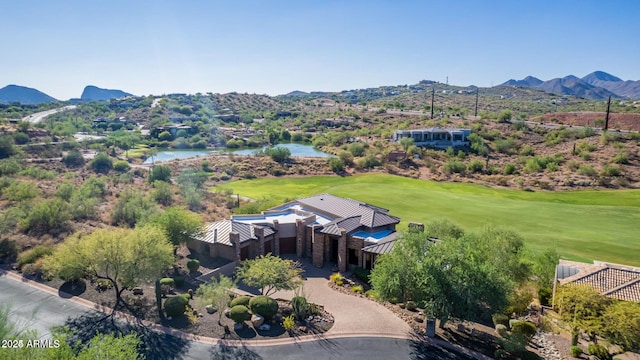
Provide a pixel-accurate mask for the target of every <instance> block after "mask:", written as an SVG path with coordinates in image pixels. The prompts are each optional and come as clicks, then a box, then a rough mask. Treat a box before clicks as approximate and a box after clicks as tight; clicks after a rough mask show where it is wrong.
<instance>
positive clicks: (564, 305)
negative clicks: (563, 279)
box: [555, 284, 611, 345]
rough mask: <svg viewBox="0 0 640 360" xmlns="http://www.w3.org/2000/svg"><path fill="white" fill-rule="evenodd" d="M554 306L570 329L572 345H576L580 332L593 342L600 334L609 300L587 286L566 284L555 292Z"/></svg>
mask: <svg viewBox="0 0 640 360" xmlns="http://www.w3.org/2000/svg"><path fill="white" fill-rule="evenodd" d="M555 304H556V306H557V308H558V313H559V314H560V317H561V318H562V320H564V321H565V322H566V323H567V324H569V326H570V327H571V335H572V337H573V339H572V345H577V338H578V335H579V333H580V331H583V332H585V333H587V334H588V335H589V336H590V337H591V339H592V340H594V341H595V340H596V335H597V334H600V333H602V330H603V325H604V323H603V318H602V316H603V314H604V312H605V310H606V308H607V306H609V305H610V304H611V299H609V298H607V297H605V296H603V295H600V294H599V293H598V292H597V291H596V290H595V289H594V288H593V287H591V286H589V285H581V284H567V285H564V286H561V287H560V288H559V289H558V290H557V292H556V298H555Z"/></svg>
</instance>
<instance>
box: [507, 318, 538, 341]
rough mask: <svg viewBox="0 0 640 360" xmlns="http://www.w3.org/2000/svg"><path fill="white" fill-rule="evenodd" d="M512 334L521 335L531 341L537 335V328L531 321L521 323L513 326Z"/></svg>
mask: <svg viewBox="0 0 640 360" xmlns="http://www.w3.org/2000/svg"><path fill="white" fill-rule="evenodd" d="M511 332H513V333H514V334H521V335H523V336H524V337H525V338H527V339H531V338H532V337H533V336H534V335H535V334H536V326H535V325H534V324H533V323H532V322H529V321H521V322H518V323H516V324H514V325H513V327H512V328H511Z"/></svg>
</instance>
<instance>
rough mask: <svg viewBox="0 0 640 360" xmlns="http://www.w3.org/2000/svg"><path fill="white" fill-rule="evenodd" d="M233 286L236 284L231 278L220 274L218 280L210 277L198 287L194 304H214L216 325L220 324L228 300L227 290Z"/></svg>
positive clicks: (233, 287)
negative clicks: (216, 316) (216, 317)
mask: <svg viewBox="0 0 640 360" xmlns="http://www.w3.org/2000/svg"><path fill="white" fill-rule="evenodd" d="M235 288H236V284H235V283H234V282H233V280H231V279H230V278H228V277H226V276H224V275H220V280H217V279H216V278H212V279H211V281H210V282H208V283H206V284H204V285H200V287H198V290H197V291H196V304H198V305H200V306H207V305H213V306H215V307H216V309H217V311H218V325H222V324H221V320H222V313H223V312H224V309H225V308H226V307H227V303H228V302H229V290H230V289H235Z"/></svg>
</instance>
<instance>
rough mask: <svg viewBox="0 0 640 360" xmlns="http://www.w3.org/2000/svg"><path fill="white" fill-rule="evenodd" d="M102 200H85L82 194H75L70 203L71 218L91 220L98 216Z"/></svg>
mask: <svg viewBox="0 0 640 360" xmlns="http://www.w3.org/2000/svg"><path fill="white" fill-rule="evenodd" d="M99 203H100V200H99V199H98V198H95V197H88V198H83V197H82V196H81V195H80V194H78V193H75V194H73V196H71V200H70V201H69V208H70V211H71V216H72V217H73V218H74V219H75V220H83V219H91V218H93V217H94V215H95V214H96V208H97V207H98V204H99Z"/></svg>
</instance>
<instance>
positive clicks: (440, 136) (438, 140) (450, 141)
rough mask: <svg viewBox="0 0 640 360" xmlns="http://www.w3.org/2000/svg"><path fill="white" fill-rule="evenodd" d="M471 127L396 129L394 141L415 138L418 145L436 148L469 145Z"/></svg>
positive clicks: (414, 140) (414, 141)
mask: <svg viewBox="0 0 640 360" xmlns="http://www.w3.org/2000/svg"><path fill="white" fill-rule="evenodd" d="M469 135H471V129H455V128H440V127H433V128H428V129H416V130H396V131H395V132H394V133H393V138H392V140H393V141H396V142H399V141H400V140H401V139H407V138H409V139H413V143H414V144H415V145H416V146H431V147H435V148H445V149H446V148H448V147H460V146H468V145H469V140H468V139H467V138H468V137H469Z"/></svg>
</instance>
